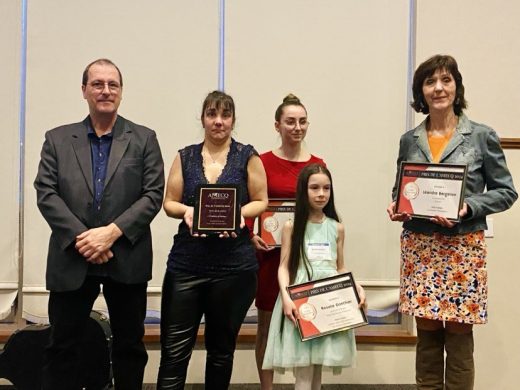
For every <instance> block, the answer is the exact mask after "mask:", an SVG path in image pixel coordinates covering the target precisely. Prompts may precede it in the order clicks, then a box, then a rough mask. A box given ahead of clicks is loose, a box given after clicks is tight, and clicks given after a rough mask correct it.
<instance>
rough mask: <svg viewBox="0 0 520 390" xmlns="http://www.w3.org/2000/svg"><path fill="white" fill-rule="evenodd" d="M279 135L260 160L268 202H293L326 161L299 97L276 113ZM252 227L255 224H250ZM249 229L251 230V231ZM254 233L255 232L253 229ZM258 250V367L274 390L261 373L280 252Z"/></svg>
mask: <svg viewBox="0 0 520 390" xmlns="http://www.w3.org/2000/svg"><path fill="white" fill-rule="evenodd" d="M274 126H275V129H276V131H277V132H278V133H279V134H280V138H281V140H282V144H281V145H280V146H279V147H278V148H276V149H274V150H271V151H269V152H266V153H264V154H262V155H261V156H260V158H261V160H262V162H263V164H264V168H265V171H266V174H267V190H268V196H269V199H273V198H294V197H295V195H296V179H297V178H298V175H299V173H300V171H301V170H302V169H303V167H305V166H306V165H308V164H311V163H320V164H323V165H325V163H324V161H323V160H322V159H321V158H319V157H316V156H314V155H312V154H310V153H309V152H308V151H307V149H306V148H305V146H304V143H303V140H304V139H305V135H306V134H307V129H308V128H309V121H308V118H307V110H306V108H305V106H304V105H303V104H302V103H301V102H300V99H298V98H297V97H296V96H294V95H292V94H289V95H287V96H286V97H285V98H284V99H283V102H282V103H281V104H280V105H279V106H278V108H277V109H276V112H275V123H274ZM251 225H252V224H251ZM251 225H250V227H251ZM250 230H251V231H252V229H250ZM251 241H252V242H253V245H254V246H255V248H256V250H257V258H258V262H259V270H258V289H257V293H256V300H255V304H256V307H257V309H258V329H257V334H256V348H255V352H256V364H257V367H258V374H259V376H260V384H261V389H263V390H265V389H272V386H273V371H272V370H262V362H263V360H264V352H265V346H266V343H267V335H268V332H269V323H270V321H271V314H272V312H273V308H274V304H275V301H276V297H277V296H278V292H279V287H278V278H277V275H278V265H279V264H280V248H273V247H269V246H268V245H267V244H266V243H265V242H264V241H263V240H262V238H260V237H259V236H258V235H256V234H254V235H253V236H252V238H251Z"/></svg>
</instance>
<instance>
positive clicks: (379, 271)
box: [0, 0, 520, 390]
mask: <svg viewBox="0 0 520 390" xmlns="http://www.w3.org/2000/svg"><path fill="white" fill-rule="evenodd" d="M418 3H419V4H418V5H417V45H416V47H417V53H416V60H417V63H419V62H421V61H423V60H424V59H426V58H427V57H429V56H430V55H432V54H435V53H450V54H452V55H454V56H455V57H456V58H457V59H458V61H459V64H460V68H461V71H462V73H463V76H464V83H465V85H466V90H467V98H468V100H469V103H470V108H469V110H468V115H469V116H470V117H471V118H472V119H474V120H477V121H481V122H483V123H486V124H488V125H491V126H492V127H494V128H495V129H496V130H497V131H498V132H499V133H500V134H501V135H502V136H504V137H514V136H516V137H520V128H519V127H518V126H517V125H516V122H517V121H516V120H514V117H513V115H512V114H511V113H512V112H516V111H517V110H516V106H517V105H518V102H519V97H520V96H519V94H520V92H519V91H520V88H518V87H519V85H518V84H519V83H520V81H519V79H518V78H517V77H515V76H516V74H517V71H518V69H519V65H520V50H519V49H520V48H519V47H518V46H519V45H520V42H519V41H518V36H519V32H520V31H518V30H519V27H518V23H517V21H518V19H520V18H519V17H520V5H518V2H517V1H513V0H510V1H505V0H498V1H495V2H489V1H482V0H478V1H477V0H459V1H457V2H453V1H448V0H421V1H418ZM19 4H20V1H14V0H12V1H2V2H0V15H2V16H1V18H2V23H1V24H0V26H1V27H0V32H1V33H2V34H0V37H1V38H0V48H1V49H2V52H3V53H5V52H7V53H12V55H10V56H9V57H5V56H4V58H7V59H8V60H7V61H4V62H5V63H6V65H5V66H3V75H2V76H0V77H1V79H0V80H1V83H2V85H3V86H4V88H3V90H2V91H1V93H0V99H1V101H0V103H1V106H2V107H8V108H9V109H8V110H5V112H6V113H4V112H3V113H2V116H0V121H1V122H0V123H1V124H2V125H3V128H4V129H11V131H7V132H6V133H7V134H6V137H7V138H4V139H3V140H6V141H7V142H9V145H12V149H13V151H12V154H11V155H10V156H9V157H7V160H6V161H5V162H4V160H2V162H3V164H1V165H2V167H4V168H6V167H7V169H3V168H2V171H1V172H2V182H3V183H12V186H11V187H9V188H7V187H8V186H2V187H3V188H2V191H7V193H6V194H5V196H4V193H2V198H3V199H16V180H17V179H16V178H17V176H16V172H17V161H16V156H17V137H18V134H17V128H18V119H17V112H18V101H17V99H18V93H19V90H18V84H17V81H16V80H17V78H18V68H19V49H20V47H19V44H17V43H16V42H19V30H20V23H19V18H18V16H19V8H20V7H19ZM408 6H409V1H405V0H398V1H396V0H367V1H363V2H359V1H353V0H352V1H350V0H349V1H346V0H326V1H323V2H315V1H311V0H300V1H297V0H286V1H283V2H280V1H275V0H266V1H262V2H249V1H238V0H228V1H226V11H227V12H226V26H227V31H226V90H227V91H228V92H229V93H231V94H232V95H233V96H234V97H235V99H236V103H237V114H238V118H237V132H236V137H237V139H238V140H240V141H243V142H248V143H252V144H254V145H255V146H256V147H257V148H258V150H259V151H265V150H268V149H271V148H273V147H276V146H277V144H278V142H279V140H278V138H277V136H276V134H275V132H274V131H273V130H274V129H273V115H274V110H275V108H276V105H277V104H279V102H281V99H282V98H283V96H284V95H286V94H287V93H288V92H293V93H295V94H297V95H298V96H300V97H301V99H302V100H303V102H304V103H305V104H306V106H307V108H308V111H309V120H310V121H311V127H310V129H309V135H308V139H307V143H308V145H309V149H310V150H311V151H312V152H313V153H315V154H317V155H319V156H322V157H324V158H325V159H326V161H327V162H328V164H329V166H330V168H331V170H332V173H333V177H334V180H335V189H336V193H337V205H338V208H339V209H340V212H341V215H342V217H343V219H344V221H345V224H346V226H347V242H346V256H347V262H348V264H349V266H350V267H351V268H352V269H353V270H354V271H355V272H356V274H357V275H358V279H362V280H365V281H395V280H397V277H398V235H399V230H400V229H399V226H398V225H397V224H392V223H390V222H388V221H387V219H386V214H385V212H384V210H385V208H386V205H387V203H388V201H389V198H390V194H389V192H390V188H391V186H392V182H393V177H394V161H395V158H396V153H397V146H398V139H399V136H400V134H401V133H402V132H403V131H404V130H405V127H406V125H405V114H406V110H407V107H406V92H407V91H406V81H407V80H406V77H407V76H406V75H407V68H406V67H407V55H408V51H407V50H408V48H407V39H408V29H407V28H408V27H407V26H408ZM28 21H29V24H28V31H29V39H28V47H29V48H28V84H27V96H28V97H27V143H26V158H25V163H26V166H27V170H26V175H27V177H26V181H25V184H26V204H25V212H26V229H25V242H26V246H25V248H24V250H25V263H26V272H25V279H24V283H25V285H26V289H27V294H26V298H27V305H28V307H31V310H35V311H37V310H40V314H41V315H45V305H44V302H45V294H43V295H42V293H41V292H40V291H41V290H42V288H43V273H44V267H45V260H44V259H45V248H46V241H47V238H48V234H49V231H48V228H47V226H46V224H45V222H44V221H43V219H42V218H41V216H40V215H39V213H38V211H37V209H36V207H35V194H34V190H33V188H32V181H33V178H34V175H35V173H36V167H37V163H38V158H39V150H40V148H41V143H42V141H43V133H44V131H45V130H47V129H50V128H52V127H54V126H57V125H59V124H62V123H67V122H73V121H78V120H81V119H82V118H83V117H84V116H85V115H86V113H87V109H86V104H85V102H84V101H83V100H82V98H81V93H80V77H81V72H82V70H83V68H84V66H85V65H86V63H87V62H89V61H90V60H92V59H94V58H98V57H105V56H106V57H109V58H111V59H113V60H114V61H115V62H116V63H117V64H118V65H119V66H120V67H121V69H122V71H123V76H124V78H125V89H124V100H123V103H122V105H121V113H122V115H125V116H127V117H128V118H129V119H131V120H134V121H136V122H139V123H143V124H146V125H148V126H149V127H152V128H154V129H155V130H156V131H157V133H158V137H159V141H160V143H161V147H162V150H163V154H164V159H165V163H166V166H167V167H169V165H170V164H171V161H172V159H173V157H174V155H175V153H176V150H177V149H178V148H180V147H182V146H184V145H186V144H189V143H194V142H197V141H198V140H200V139H201V137H202V132H201V130H200V124H199V121H198V117H199V110H200V104H201V102H202V99H203V97H204V95H205V94H206V93H207V92H208V91H210V90H213V89H215V88H216V87H217V65H218V1H217V0H213V1H209V0H207V1H205V2H202V1H198V2H194V1H191V2H187V1H180V0H175V1H166V0H161V1H155V2H148V3H145V2H141V1H128V0H126V1H125V0H116V1H112V2H109V3H107V2H105V1H102V0H90V1H79V2H78V1H76V2H71V1H66V0H46V1H44V2H42V1H40V2H38V1H31V2H29V17H28ZM5 87H7V88H5ZM420 119H421V116H417V117H416V120H420ZM4 132H5V131H4ZM506 154H507V158H508V163H509V166H510V168H511V171H512V172H513V175H514V177H515V180H516V183H517V185H518V186H520V150H518V151H517V150H508V151H507V153H506ZM3 157H5V153H4V156H2V158H3ZM12 205H13V207H11V206H9V207H7V208H6V212H7V213H6V214H4V213H3V209H2V215H7V216H8V217H7V218H11V220H10V221H11V222H10V223H9V224H6V222H4V223H3V224H2V225H1V229H3V230H5V231H12V230H14V229H13V228H12V226H15V225H16V213H14V212H13V210H16V207H15V200H13V203H12ZM518 210H519V207H518V206H515V207H514V208H513V209H512V210H510V211H509V212H507V213H503V214H500V215H496V216H493V222H494V230H495V237H494V238H491V239H489V249H490V250H489V279H490V305H489V307H490V323H489V324H488V325H486V326H480V327H478V328H477V329H476V331H475V333H476V347H475V351H476V363H477V378H476V389H489V388H492V386H493V387H494V388H497V389H500V390H502V389H504V390H508V389H513V388H515V383H516V382H517V378H516V376H515V374H516V367H518V366H519V365H520V352H519V351H520V345H519V344H520V342H519V341H518V340H517V338H516V337H514V334H515V331H516V328H517V325H516V323H517V321H518V320H519V319H520V309H518V308H517V307H516V306H515V305H514V304H513V303H512V302H514V301H513V300H512V298H513V296H515V291H514V286H515V284H514V279H513V278H514V277H515V276H516V275H517V274H518V273H519V272H518V271H520V270H519V269H518V268H519V267H520V266H519V265H518V264H519V263H518V254H517V252H518V251H516V250H515V249H516V247H515V243H516V242H517V241H518V231H520V229H519V228H520V226H518V225H519V224H520V222H519V221H520V218H519V215H518V214H519V213H520V212H519V211H518ZM6 220H7V219H4V221H6ZM176 225H177V224H176V222H175V221H172V220H169V219H168V218H166V217H165V216H164V215H163V213H161V214H160V216H159V217H158V218H157V219H156V221H155V222H154V224H153V230H154V245H155V254H156V258H155V264H154V278H153V280H152V282H151V283H150V285H151V289H152V290H155V291H157V292H156V293H155V294H152V300H151V301H152V303H151V306H152V308H158V296H159V294H158V290H159V287H160V284H161V278H162V274H163V272H164V263H165V260H166V256H167V253H168V250H169V247H170V245H171V236H172V234H173V233H174V231H175V230H176ZM3 230H2V231H3ZM11 240H12V241H8V242H7V244H5V245H7V246H5V248H6V250H7V251H9V253H12V254H13V253H14V254H15V253H16V249H15V248H16V247H15V246H12V242H15V241H16V238H15V237H13V236H11ZM13 240H14V241H13ZM2 245H4V244H3V243H2ZM2 248H4V247H2ZM14 254H13V258H14V257H15V255H14ZM510 275H511V276H510ZM6 280H7V279H6ZM0 283H1V281H0ZM31 291H33V292H32V293H31ZM38 308H40V309H38ZM511 336H513V337H511ZM150 353H151V359H150V364H149V365H148V368H147V382H153V381H154V379H155V375H156V370H157V359H158V355H159V354H158V351H157V349H156V348H152V350H151V351H150ZM413 355H414V353H413V348H410V347H403V346H385V347H383V346H360V352H359V359H358V366H357V368H355V369H349V370H346V371H345V373H344V374H343V375H341V376H339V377H331V376H325V381H326V382H330V383H412V382H413V380H414V379H413V376H414V374H413ZM506 356H507V358H506ZM192 363H193V364H192V365H191V367H190V380H191V381H195V382H200V381H202V378H201V376H200V371H201V368H202V367H203V352H202V351H196V353H195V356H194V360H193V362H192ZM233 375H234V376H233V381H235V382H255V381H256V373H255V370H254V355H253V351H252V347H251V346H246V347H245V348H244V349H242V350H240V351H239V352H238V353H237V359H236V369H235V372H234V374H233ZM279 380H280V381H283V382H291V381H292V378H291V377H290V376H285V377H282V378H279Z"/></svg>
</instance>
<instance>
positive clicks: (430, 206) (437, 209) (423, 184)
mask: <svg viewBox="0 0 520 390" xmlns="http://www.w3.org/2000/svg"><path fill="white" fill-rule="evenodd" d="M466 172H467V166H466V165H454V164H430V163H412V162H406V161H404V162H402V163H401V168H400V170H399V182H398V187H397V188H398V193H397V201H396V212H397V213H408V214H410V215H411V216H412V217H416V218H431V217H433V216H436V215H440V216H442V217H446V218H447V219H449V220H451V221H459V219H460V217H459V210H460V209H461V208H462V205H463V202H464V188H465V184H466Z"/></svg>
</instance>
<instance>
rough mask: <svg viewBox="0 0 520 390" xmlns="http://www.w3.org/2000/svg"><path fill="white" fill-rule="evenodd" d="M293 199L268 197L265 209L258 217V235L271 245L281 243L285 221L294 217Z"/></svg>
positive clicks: (274, 245)
mask: <svg viewBox="0 0 520 390" xmlns="http://www.w3.org/2000/svg"><path fill="white" fill-rule="evenodd" d="M294 204H295V202H294V199H269V203H268V205H267V209H266V211H264V212H263V213H262V214H261V215H260V218H259V222H258V225H259V236H260V237H261V238H262V240H264V241H265V243H266V244H267V245H269V246H272V247H280V246H281V245H282V229H283V225H284V224H285V222H287V221H288V220H291V219H294Z"/></svg>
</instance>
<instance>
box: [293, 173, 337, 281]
mask: <svg viewBox="0 0 520 390" xmlns="http://www.w3.org/2000/svg"><path fill="white" fill-rule="evenodd" d="M317 173H323V174H325V175H327V177H328V178H329V180H330V198H329V201H328V202H327V204H326V205H325V207H324V208H323V213H324V214H325V215H326V216H327V217H329V218H332V219H335V220H336V221H338V222H340V220H339V216H338V213H337V211H336V206H335V205H334V186H333V185H332V176H331V174H330V171H329V170H328V169H327V167H325V166H324V165H322V164H320V163H312V164H309V165H307V166H305V167H304V168H303V169H302V170H301V171H300V174H299V175H298V180H297V182H296V205H295V208H294V222H293V231H292V235H291V249H290V251H289V259H288V264H287V265H288V269H289V282H290V283H291V284H292V283H294V281H295V279H296V274H297V272H298V269H299V268H300V265H302V266H303V267H304V268H305V270H306V272H307V277H308V278H309V280H311V279H312V267H311V265H310V263H309V259H308V258H307V255H306V254H305V231H306V229H307V222H308V220H309V214H310V203H309V191H308V185H309V178H310V177H311V176H312V175H314V174H317Z"/></svg>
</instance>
